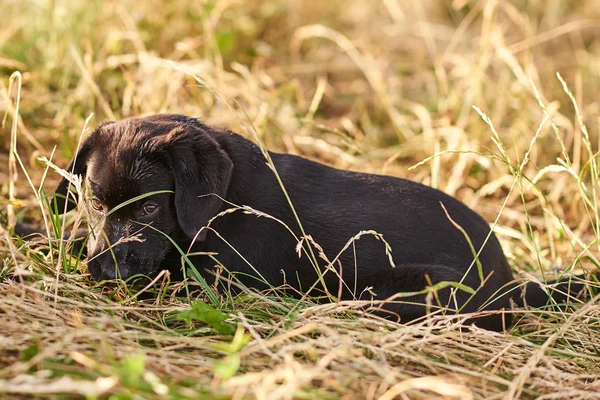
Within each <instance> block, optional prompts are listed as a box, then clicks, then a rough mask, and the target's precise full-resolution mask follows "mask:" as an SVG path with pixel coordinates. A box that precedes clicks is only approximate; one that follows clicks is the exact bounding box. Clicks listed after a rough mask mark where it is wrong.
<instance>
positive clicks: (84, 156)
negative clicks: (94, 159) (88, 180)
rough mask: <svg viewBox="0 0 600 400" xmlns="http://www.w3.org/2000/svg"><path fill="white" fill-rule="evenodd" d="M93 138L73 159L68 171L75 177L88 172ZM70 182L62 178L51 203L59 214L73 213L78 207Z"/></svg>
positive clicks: (85, 143)
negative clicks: (70, 188)
mask: <svg viewBox="0 0 600 400" xmlns="http://www.w3.org/2000/svg"><path fill="white" fill-rule="evenodd" d="M91 139H92V138H91V137H89V138H87V139H86V141H85V142H84V143H83V145H82V146H81V148H80V149H79V151H78V152H77V155H76V156H75V157H74V158H73V160H72V161H71V163H70V164H69V166H68V167H67V169H66V171H67V172H70V173H72V174H75V175H85V173H86V171H87V162H88V158H89V156H90V153H91V149H92V143H91ZM69 186H70V182H69V181H68V180H67V179H66V178H62V179H61V181H60V182H59V183H58V186H57V187H56V190H55V191H54V196H53V198H52V200H51V201H50V205H51V206H52V208H53V209H55V210H57V211H58V213H59V214H63V213H65V212H67V211H71V210H72V209H74V208H75V207H76V206H77V199H76V198H75V195H74V193H73V192H71V191H70V190H69ZM65 203H66V206H65Z"/></svg>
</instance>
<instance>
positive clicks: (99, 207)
mask: <svg viewBox="0 0 600 400" xmlns="http://www.w3.org/2000/svg"><path fill="white" fill-rule="evenodd" d="M92 208H93V209H94V210H96V211H100V212H104V204H102V202H101V201H100V200H98V199H97V198H95V197H93V198H92Z"/></svg>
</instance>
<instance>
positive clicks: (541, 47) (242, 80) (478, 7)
mask: <svg viewBox="0 0 600 400" xmlns="http://www.w3.org/2000/svg"><path fill="white" fill-rule="evenodd" d="M0 15H1V16H2V23H1V24H0V111H1V112H2V117H3V120H2V125H1V126H0V132H1V136H0V137H1V139H2V141H1V143H0V146H1V147H0V185H1V186H0V257H1V259H2V263H1V264H0V398H6V399H18V398H44V399H45V398H53V399H54V398H56V399H63V398H90V399H94V398H111V399H142V398H144V399H146V398H148V399H152V398H199V399H202V398H205V399H220V398H223V399H226V398H234V399H245V398H257V399H269V400H273V399H387V400H390V399H438V398H448V399H451V398H459V399H470V398H486V399H500V398H507V399H521V398H523V399H533V398H541V399H598V398H600V394H599V393H600V339H598V337H600V320H599V318H600V305H599V302H598V287H599V285H598V283H597V282H592V281H590V282H589V296H588V297H591V298H592V300H591V301H590V302H586V303H581V304H572V305H571V307H569V308H567V309H565V310H555V311H544V312H538V311H536V310H531V309H522V310H518V311H517V321H516V323H515V325H514V326H513V327H511V328H509V329H507V331H506V332H504V333H492V332H488V331H485V330H481V329H477V328H475V327H469V328H465V329H462V330H461V329H460V328H459V326H460V318H456V316H453V315H447V316H438V317H435V318H429V319H427V320H425V321H421V322H418V323H414V324H409V325H401V324H397V323H393V322H389V321H385V320H382V319H378V318H376V317H373V316H368V315H365V314H364V313H362V312H360V311H359V309H358V308H357V307H356V306H355V305H354V304H352V303H339V304H319V303H317V302H314V301H312V300H310V299H306V300H304V301H298V300H294V299H290V298H286V297H283V296H280V295H278V294H277V293H255V292H249V293H245V294H244V295H243V296H237V297H233V296H227V295H222V294H216V293H214V292H213V293H208V292H206V291H203V290H200V286H199V285H198V284H197V283H195V282H188V283H187V285H188V286H187V290H188V291H189V292H191V293H192V294H191V295H189V296H187V295H181V293H182V292H185V291H182V290H181V289H182V284H181V283H179V284H176V283H171V282H169V280H168V276H166V275H162V276H161V277H160V278H159V280H158V281H157V286H158V288H148V290H147V291H146V293H145V294H146V296H141V295H139V293H137V292H136V291H135V290H133V289H132V288H130V287H128V286H126V285H124V284H119V285H99V284H97V283H95V282H93V281H91V279H90V277H89V275H88V274H87V270H86V266H85V262H82V263H80V262H78V260H76V259H74V258H71V257H68V256H67V255H66V254H65V251H64V243H61V242H60V241H57V242H53V243H52V250H51V251H49V252H48V246H49V242H48V241H46V242H42V243H41V244H40V243H38V244H37V246H34V245H33V243H30V242H25V243H24V242H23V241H22V240H20V239H18V238H16V237H12V236H11V226H12V225H13V224H14V222H15V221H25V222H28V223H31V224H34V225H37V226H40V227H49V228H50V229H54V228H60V226H59V225H60V224H61V223H62V222H61V221H59V220H52V219H51V217H50V214H49V212H48V209H47V207H46V205H45V203H44V201H43V198H44V195H45V194H47V193H52V191H53V190H54V187H55V185H56V183H57V182H58V180H59V178H60V175H59V174H58V173H57V172H56V171H55V170H54V169H52V168H50V167H49V164H48V163H47V162H44V161H43V160H42V159H41V157H46V158H47V159H49V160H51V162H52V163H53V164H55V165H58V166H60V167H63V168H64V167H66V165H67V164H68V162H69V160H70V158H71V157H72V155H73V154H74V151H75V149H76V147H77V143H78V141H79V140H80V138H81V137H82V135H86V134H88V133H89V131H90V129H91V128H93V127H95V126H96V125H98V124H99V123H100V122H101V121H103V120H105V119H119V118H125V117H130V116H140V115H148V114H153V113H158V112H175V113H182V114H187V115H190V116H194V117H198V118H199V119H201V120H202V121H204V122H206V123H209V124H215V125H220V126H223V127H227V128H228V129H231V130H234V131H236V132H239V133H241V134H242V135H244V136H246V137H248V138H251V139H253V140H255V141H261V142H263V143H264V144H265V146H266V147H267V148H268V149H271V150H275V151H281V152H288V153H293V154H299V155H302V156H305V157H308V158H312V159H315V160H319V161H321V162H324V163H327V164H329V165H332V166H335V167H338V168H343V169H350V170H356V171H366V172H373V173H381V174H388V175H394V176H401V177H406V178H409V179H412V180H415V181H419V182H422V183H425V184H428V185H431V186H434V187H437V188H439V189H441V190H443V191H445V192H447V193H449V194H451V195H454V196H456V197H457V198H459V199H461V200H462V201H463V202H465V203H466V204H467V205H469V206H470V207H472V208H473V209H475V210H477V211H478V212H479V213H480V214H481V215H483V216H484V217H485V218H486V220H488V221H489V222H490V223H491V224H492V225H493V226H494V230H495V232H496V234H497V236H498V238H499V239H500V241H501V243H502V246H503V248H504V250H505V253H506V255H507V257H508V259H509V262H510V264H511V266H512V267H513V270H514V273H515V276H517V277H519V278H521V279H530V280H539V281H542V282H544V281H546V280H550V279H554V278H556V277H560V276H567V275H571V274H575V273H582V272H583V271H594V270H595V269H596V268H598V266H600V263H599V257H600V251H599V250H600V248H599V242H598V239H600V204H599V201H600V183H599V179H600V160H599V158H598V151H599V149H600V136H599V132H598V131H599V127H600V122H599V121H600V119H599V118H598V117H599V115H600V99H599V98H598V93H599V92H600V2H599V1H598V0H580V1H567V0H564V1H560V0H487V1H475V0H453V1H450V0H448V1H442V0H438V1H434V0H428V1H419V0H410V1H409V0H406V1H400V0H373V1H357V0H350V1H348V0H346V1H344V0H330V1H321V2H316V1H302V0H290V1H284V0H247V1H242V0H219V1H216V0H197V1H184V0H170V1H160V0H152V1H145V2H140V1H132V0H120V1H117V0H107V1H96V2H94V1H92V2H90V1H82V0H81V1H80V0H53V1H50V0H46V1H33V0H3V1H2V2H0ZM12 149H16V151H17V152H16V153H13V152H12ZM17 154H18V156H17ZM79 217H80V216H79V215H78V214H76V213H75V214H74V215H70V216H68V218H67V219H66V221H65V226H66V229H67V230H68V229H70V228H71V227H72V226H73V224H77V223H79V222H80V218H79ZM366 228H368V227H365V229H366ZM357 233H358V232H357ZM348 239H350V238H348ZM148 293H153V295H152V296H147V294H148ZM224 319H226V322H225V323H222V321H223V320H224Z"/></svg>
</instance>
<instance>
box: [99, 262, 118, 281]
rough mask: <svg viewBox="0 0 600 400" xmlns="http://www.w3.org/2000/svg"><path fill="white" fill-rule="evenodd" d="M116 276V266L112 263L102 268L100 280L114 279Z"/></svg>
mask: <svg viewBox="0 0 600 400" xmlns="http://www.w3.org/2000/svg"><path fill="white" fill-rule="evenodd" d="M117 276H118V274H117V267H115V266H114V265H112V266H108V267H104V268H102V274H101V280H103V281H109V280H113V279H116V278H117Z"/></svg>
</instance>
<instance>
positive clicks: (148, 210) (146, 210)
mask: <svg viewBox="0 0 600 400" xmlns="http://www.w3.org/2000/svg"><path fill="white" fill-rule="evenodd" d="M157 209H158V206H157V205H156V204H144V206H143V207H142V213H141V214H142V216H146V215H150V214H153V213H154V212H155V211H156V210H157Z"/></svg>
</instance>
